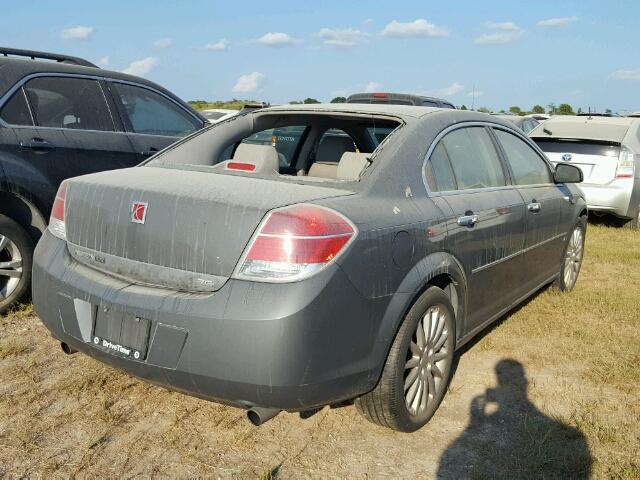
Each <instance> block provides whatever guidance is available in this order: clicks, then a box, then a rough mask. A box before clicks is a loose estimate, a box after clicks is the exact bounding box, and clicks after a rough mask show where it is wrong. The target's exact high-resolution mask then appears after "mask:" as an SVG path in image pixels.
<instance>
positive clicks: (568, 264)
mask: <svg viewBox="0 0 640 480" xmlns="http://www.w3.org/2000/svg"><path fill="white" fill-rule="evenodd" d="M583 253H584V233H583V232H582V228H580V227H576V228H575V229H574V230H573V233H572V234H571V238H570V239H569V245H568V246H567V253H566V255H565V258H564V284H565V286H566V287H567V288H569V289H570V288H572V287H573V285H574V284H575V283H576V280H577V278H578V272H580V265H581V264H582V255H583Z"/></svg>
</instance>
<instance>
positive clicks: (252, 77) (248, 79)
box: [232, 72, 266, 93]
mask: <svg viewBox="0 0 640 480" xmlns="http://www.w3.org/2000/svg"><path fill="white" fill-rule="evenodd" d="M265 78H266V77H265V76H264V74H262V73H260V72H252V73H248V74H246V75H240V78H238V81H237V82H236V84H235V85H234V86H233V89H232V90H233V91H234V92H237V93H249V92H255V91H256V90H257V89H258V87H260V84H261V83H262V82H263V81H264V79H265Z"/></svg>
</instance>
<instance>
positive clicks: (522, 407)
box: [437, 289, 593, 479]
mask: <svg viewBox="0 0 640 480" xmlns="http://www.w3.org/2000/svg"><path fill="white" fill-rule="evenodd" d="M543 291H544V289H542V290H540V291H539V292H538V293H536V294H535V295H533V296H532V297H531V298H530V299H529V300H527V301H526V302H524V303H523V304H521V305H520V306H519V307H518V308H516V309H515V310H513V311H511V312H510V313H509V314H508V315H505V316H504V317H502V318H501V319H500V320H499V321H497V322H495V323H493V324H492V325H491V326H490V327H487V328H486V329H485V330H484V331H483V332H481V333H480V334H479V335H477V336H476V338H475V339H474V340H472V341H470V342H469V343H468V344H467V345H465V346H464V347H463V348H462V349H461V350H460V352H459V355H458V356H457V357H456V362H455V363H454V365H453V368H454V373H455V369H456V368H457V366H458V365H457V364H458V362H457V360H458V359H459V356H460V355H463V354H464V353H466V352H468V351H469V350H470V349H471V348H473V346H474V345H476V344H477V343H478V342H479V341H480V340H481V339H482V338H483V337H484V336H485V335H487V334H488V333H489V332H491V331H492V330H493V329H494V328H496V327H497V326H498V325H500V324H501V323H502V322H504V321H506V320H507V319H508V318H509V317H510V316H511V315H513V314H514V313H515V312H516V311H518V310H519V309H520V308H523V307H525V306H526V305H527V304H528V303H529V302H530V301H531V300H533V299H534V298H536V297H537V296H538V295H539V294H540V293H541V292H543ZM496 377H497V383H498V386H497V388H490V389H487V390H486V391H485V393H484V394H482V395H478V396H477V397H475V398H474V399H473V400H472V401H471V404H470V406H469V410H470V411H469V414H470V415H469V417H470V420H469V424H468V425H467V428H466V429H465V431H464V432H463V433H462V434H461V435H460V436H459V437H458V438H457V439H456V440H454V441H453V442H452V443H451V444H450V445H449V446H448V447H447V449H446V450H445V451H444V453H443V454H442V456H441V457H440V463H439V467H438V473H437V478H438V479H453V478H455V479H458V478H471V479H481V478H509V479H512V478H578V479H586V478H589V475H590V472H591V466H592V464H593V458H592V456H591V452H590V450H589V446H588V444H587V441H586V437H585V435H584V434H583V433H582V432H581V431H580V430H579V429H577V428H575V427H572V426H570V425H567V424H565V423H563V422H561V421H558V420H556V419H553V418H550V417H548V416H547V415H545V414H544V413H542V412H541V411H540V410H538V408H537V407H536V406H535V405H534V404H533V403H532V402H531V401H530V400H529V397H528V393H527V388H528V383H529V382H528V380H527V377H526V373H525V370H524V367H523V365H522V364H521V363H520V362H518V361H517V360H513V359H503V360H501V361H500V362H498V364H497V365H496Z"/></svg>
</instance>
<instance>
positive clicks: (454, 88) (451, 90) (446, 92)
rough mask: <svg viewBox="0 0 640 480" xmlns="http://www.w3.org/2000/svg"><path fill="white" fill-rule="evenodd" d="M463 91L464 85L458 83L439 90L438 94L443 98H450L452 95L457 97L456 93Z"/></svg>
mask: <svg viewBox="0 0 640 480" xmlns="http://www.w3.org/2000/svg"><path fill="white" fill-rule="evenodd" d="M463 90H464V85H462V84H461V83H459V82H453V83H452V84H451V85H449V86H448V87H445V88H443V89H441V90H440V91H439V92H438V94H440V95H442V96H445V97H451V96H453V95H457V94H458V93H460V92H462V91H463Z"/></svg>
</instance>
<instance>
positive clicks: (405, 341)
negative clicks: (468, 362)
mask: <svg viewBox="0 0 640 480" xmlns="http://www.w3.org/2000/svg"><path fill="white" fill-rule="evenodd" d="M454 349H455V317H454V313H453V307H452V306H451V302H450V301H449V297H448V296H447V295H446V294H445V293H444V292H443V291H442V290H441V289H439V288H437V287H430V288H429V289H427V291H426V292H424V293H423V294H422V295H421V296H420V298H418V300H417V301H416V302H415V303H414V305H413V306H412V307H411V310H409V313H407V315H406V317H405V319H404V321H403V323H402V325H401V327H400V329H399V330H398V334H397V335H396V338H395V340H394V341H393V345H392V346H391V349H390V351H389V355H388V357H387V361H386V363H385V366H384V369H383V372H382V376H381V378H380V380H379V382H378V385H376V387H375V388H374V389H373V390H372V391H371V392H369V393H367V394H365V395H363V396H361V397H360V398H358V399H356V401H355V404H356V407H357V408H358V410H359V411H360V413H362V414H363V415H364V416H365V417H366V418H367V419H368V420H370V421H371V422H373V423H376V424H378V425H381V426H384V427H388V428H392V429H394V430H399V431H401V432H413V431H415V430H418V429H419V428H420V427H422V426H424V425H425V424H426V423H427V422H428V421H429V420H430V419H431V417H432V416H433V414H434V413H435V411H436V409H437V408H438V406H439V405H440V402H441V401H442V397H444V394H445V392H446V389H447V386H448V384H449V379H450V376H451V371H452V368H451V367H452V364H453V354H454Z"/></svg>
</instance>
